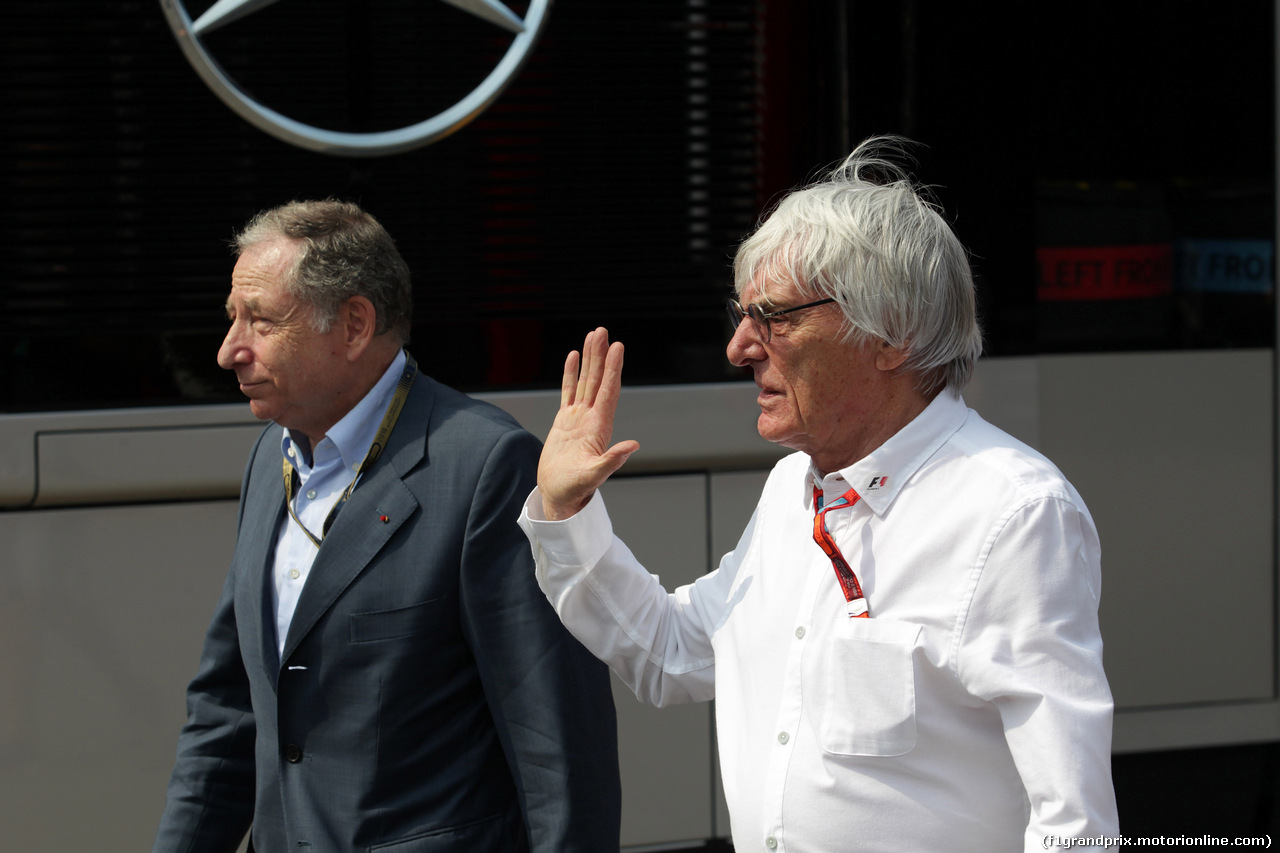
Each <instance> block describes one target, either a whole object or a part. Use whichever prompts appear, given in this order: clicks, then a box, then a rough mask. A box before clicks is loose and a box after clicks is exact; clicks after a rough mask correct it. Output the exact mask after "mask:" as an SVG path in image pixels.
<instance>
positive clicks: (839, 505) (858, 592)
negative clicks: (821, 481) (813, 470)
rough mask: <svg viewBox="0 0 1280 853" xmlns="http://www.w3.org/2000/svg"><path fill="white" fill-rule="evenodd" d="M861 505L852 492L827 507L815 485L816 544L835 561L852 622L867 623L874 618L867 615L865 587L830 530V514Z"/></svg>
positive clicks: (814, 526)
mask: <svg viewBox="0 0 1280 853" xmlns="http://www.w3.org/2000/svg"><path fill="white" fill-rule="evenodd" d="M857 502H858V493H857V492H855V491H854V490H853V489H850V490H849V491H847V492H845V493H844V494H843V495H841V496H840V497H839V498H837V499H836V500H834V501H832V502H831V503H830V504H829V505H828V506H826V507H824V506H823V505H822V490H821V489H820V488H818V486H817V485H815V486H814V487H813V541H814V542H817V543H818V547H819V548H821V549H822V551H823V553H824V554H826V555H827V557H829V558H830V559H831V565H832V566H833V567H835V570H836V578H837V579H838V580H839V581H840V588H841V589H842V590H844V599H845V601H846V602H848V603H847V604H846V610H847V612H848V614H849V616H850V618H859V617H861V618H864V619H866V618H870V616H871V614H870V613H869V612H868V611H867V598H866V596H864V595H863V594H862V585H861V584H859V583H858V576H857V575H855V574H854V573H853V569H852V568H850V567H849V561H848V560H846V559H845V558H844V554H841V553H840V546H838V545H836V540H835V539H833V538H832V537H831V531H829V530H827V513H829V512H831V510H833V509H843V508H845V507H850V506H853V505H854V504H856V503H857Z"/></svg>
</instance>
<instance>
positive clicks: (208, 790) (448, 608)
mask: <svg viewBox="0 0 1280 853" xmlns="http://www.w3.org/2000/svg"><path fill="white" fill-rule="evenodd" d="M280 438H281V429H280V428H279V427H278V426H275V425H272V426H270V427H268V428H267V429H266V430H265V431H264V433H263V434H262V436H261V437H260V438H259V440H258V442H257V444H256V445H255V447H254V450H253V453H252V455H251V457H250V460H249V464H248V467H247V468H246V471H245V477H244V483H243V487H242V492H241V499H240V521H239V533H238V537H237V540H236V549H235V555H234V557H233V558H232V562H231V569H230V572H229V573H228V576H227V582H226V586H225V588H224V591H223V594H222V597H221V599H220V601H219V602H218V605H217V610H216V612H215V614H214V618H213V622H212V624H211V626H210V628H209V632H208V635H207V637H206V641H205V648H204V652H203V655H202V657H201V661H200V667H199V670H198V673H197V675H196V677H195V679H194V680H193V681H192V682H191V685H190V687H189V688H188V691H187V708H188V720H187V724H186V726H185V727H184V728H183V730H182V734H181V736H180V738H179V742H178V758H177V763H176V766H175V768H174V771H173V776H172V778H171V781H170V783H169V791H168V800H167V805H166V809H165V812H164V815H163V817H162V818H161V823H160V829H159V833H158V835H157V838H156V842H155V847H154V850H155V851H157V853H161V851H163V853H173V851H211V853H212V851H216V852H217V853H229V852H230V851H234V850H235V848H236V846H237V845H238V843H239V842H240V840H241V839H242V838H243V836H244V833H245V830H246V829H247V828H248V827H249V826H250V824H252V836H251V837H252V844H253V848H254V849H255V850H256V851H258V853H285V851H290V853H298V851H305V853H331V852H332V853H338V851H372V850H376V851H385V853H427V851H465V853H484V851H495V853H497V851H503V853H506V851H521V850H526V849H530V850H533V851H540V853H552V851H554V853H565V851H593V853H594V851H604V850H614V851H616V850H617V849H618V823H619V811H620V805H619V800H620V794H619V784H618V766H617V732H616V726H615V720H614V711H613V702H612V699H611V697H610V692H609V682H608V674H607V670H606V669H605V668H604V666H603V664H601V663H599V662H598V661H596V660H595V659H594V658H593V657H592V656H591V655H590V654H588V653H587V652H586V651H585V650H584V649H583V648H582V647H581V646H580V645H579V644H578V643H577V641H576V640H574V639H573V638H572V637H570V636H569V634H568V633H567V632H566V631H565V630H564V628H563V627H562V626H561V625H560V621H559V619H558V618H557V617H556V615H555V612H554V611H553V610H552V609H551V607H550V605H549V604H548V603H547V600H546V599H545V597H543V595H542V594H541V593H540V592H539V590H538V587H537V584H536V580H535V578H534V570H533V562H532V559H531V556H530V553H529V545H528V542H527V540H526V539H525V538H524V535H523V534H522V533H521V532H520V530H519V528H518V527H517V526H516V519H517V517H518V516H519V512H520V507H521V504H522V503H523V501H524V498H525V497H526V496H527V495H528V493H529V491H530V490H531V489H532V488H533V485H534V471H535V466H536V464H537V458H538V454H539V445H538V442H537V440H536V439H535V438H534V437H533V436H531V435H529V434H528V433H527V432H525V431H524V430H522V429H520V427H519V425H518V424H517V423H516V422H515V421H514V420H513V419H512V418H510V417H509V416H508V415H506V414H505V413H503V412H502V411H500V410H498V409H496V408H494V407H492V406H488V405H486V404H483V403H480V402H477V401H475V400H472V399H470V398H468V397H466V396H464V395H462V394H459V393H458V392H456V391H453V390H451V389H449V388H446V387H445V386H443V385H440V384H439V383H437V382H435V381H433V380H431V379H430V378H428V377H426V376H424V375H421V374H420V375H419V376H418V378H417V380H416V381H415V382H414V385H413V389H412V391H411V393H410V396H409V400H408V402H407V403H406V406H405V409H404V411H403V413H402V414H401V416H400V420H399V422H398V423H397V425H396V427H395V431H394V433H393V434H392V436H391V439H390V441H389V442H388V445H387V449H386V451H385V452H384V453H383V454H382V456H381V457H380V458H379V459H378V461H377V462H376V464H375V465H374V466H373V467H372V468H371V470H370V471H368V472H367V473H366V474H365V475H364V478H363V479H362V480H361V482H360V485H359V486H358V487H357V488H356V490H355V492H354V493H353V494H352V496H351V499H350V500H349V501H348V502H347V504H346V506H345V507H344V508H343V509H342V511H341V512H340V513H339V514H338V516H337V518H336V520H335V521H334V523H333V526H332V528H331V529H330V531H329V533H328V535H327V536H326V538H325V540H324V544H323V545H322V546H321V548H320V551H319V553H318V555H317V556H316V560H315V563H314V565H313V567H312V570H311V574H310V576H309V578H308V580H307V583H306V586H305V587H304V588H303V591H302V595H301V597H300V599H299V601H298V606H297V610H296V611H295V613H294V617H293V621H292V623H291V625H290V627H289V634H288V636H287V637H286V638H285V646H284V659H283V661H281V660H278V655H277V651H276V649H277V641H276V636H275V627H274V626H275V617H274V608H273V605H272V596H271V592H270V590H271V580H270V565H271V562H272V555H273V549H274V544H275V539H276V531H277V529H278V527H279V524H280V521H281V519H282V516H283V514H284V485H283V478H282V475H281V461H280Z"/></svg>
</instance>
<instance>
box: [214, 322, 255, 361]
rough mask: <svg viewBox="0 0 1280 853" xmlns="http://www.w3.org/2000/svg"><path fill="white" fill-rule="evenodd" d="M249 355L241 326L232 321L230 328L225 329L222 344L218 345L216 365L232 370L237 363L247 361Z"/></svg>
mask: <svg viewBox="0 0 1280 853" xmlns="http://www.w3.org/2000/svg"><path fill="white" fill-rule="evenodd" d="M249 357H250V354H249V348H248V347H247V346H246V345H245V343H244V340H243V334H242V329H241V326H240V324H239V323H232V324H231V328H230V329H227V336H226V337H225V338H223V339H222V346H220V347H218V366H219V367H221V368H224V369H225V370H232V369H234V368H235V366H236V365H237V364H244V363H246V362H248V361H249Z"/></svg>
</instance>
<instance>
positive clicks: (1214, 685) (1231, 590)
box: [1040, 350, 1275, 736]
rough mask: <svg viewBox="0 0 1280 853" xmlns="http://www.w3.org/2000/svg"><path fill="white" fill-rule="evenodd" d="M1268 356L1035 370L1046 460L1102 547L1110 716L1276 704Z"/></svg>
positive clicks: (1111, 360) (1064, 359) (1068, 359)
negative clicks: (1085, 513) (1073, 494)
mask: <svg viewBox="0 0 1280 853" xmlns="http://www.w3.org/2000/svg"><path fill="white" fill-rule="evenodd" d="M1271 359H1272V353H1271V352H1270V351H1269V350H1268V351H1214V352H1189V353H1158V354H1150V353H1147V354H1132V355H1084V356H1060V357H1046V358H1043V359H1041V364H1040V413H1041V414H1040V435H1041V439H1042V444H1043V449H1044V451H1045V453H1046V454H1047V455H1048V456H1049V458H1051V459H1053V460H1054V461H1055V462H1056V463H1057V464H1058V466H1059V467H1060V468H1062V470H1063V472H1064V473H1065V474H1066V475H1067V477H1068V478H1069V479H1070V480H1071V481H1072V482H1073V483H1074V484H1075V485H1076V488H1078V489H1079V490H1080V492H1081V494H1082V495H1083V496H1084V499H1085V502H1086V503H1087V504H1088V505H1089V509H1090V511H1091V512H1092V514H1093V517H1094V520H1095V521H1096V522H1097V525H1098V532H1099V534H1100V536H1101V538H1102V560H1103V591H1102V628H1103V639H1104V641H1105V643H1106V662H1107V672H1108V676H1109V678H1110V680H1111V685H1112V691H1113V693H1114V694H1115V698H1116V705H1117V707H1118V708H1120V709H1133V708H1149V707H1159V706H1176V705H1186V704H1192V703H1208V702H1214V703H1222V702H1232V701H1242V700H1244V701H1249V700H1271V699H1272V698H1274V687H1273V673H1274V672H1275V647H1274V644H1275V626H1274V623H1273V608H1274V606H1275V590H1274V573H1275V569H1274V565H1275V564H1274V559H1275V558H1274V554H1273V544H1272V543H1273V537H1274V525H1275V522H1274V519H1275V512H1274V509H1275V507H1274V499H1273V490H1274V483H1273V479H1274V478H1273V474H1272V472H1273V471H1274V465H1275V462H1274V453H1273V447H1274V442H1275V433H1274V427H1273V424H1272V392H1271V388H1272V382H1273V379H1272V365H1271ZM1187 734H1188V735H1192V733H1190V732H1188V733H1187ZM1192 736H1194V735H1192Z"/></svg>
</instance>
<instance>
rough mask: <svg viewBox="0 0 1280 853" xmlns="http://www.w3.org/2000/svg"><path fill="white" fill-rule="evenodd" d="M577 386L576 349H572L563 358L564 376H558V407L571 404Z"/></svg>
mask: <svg viewBox="0 0 1280 853" xmlns="http://www.w3.org/2000/svg"><path fill="white" fill-rule="evenodd" d="M577 386H578V351H577V350H574V351H573V352H571V353H569V355H568V356H567V357H566V358H565V360H564V376H562V377H560V408H562V409H563V408H564V407H566V406H572V405H573V393H574V391H575V390H577Z"/></svg>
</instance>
